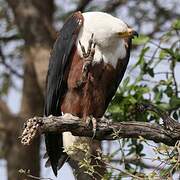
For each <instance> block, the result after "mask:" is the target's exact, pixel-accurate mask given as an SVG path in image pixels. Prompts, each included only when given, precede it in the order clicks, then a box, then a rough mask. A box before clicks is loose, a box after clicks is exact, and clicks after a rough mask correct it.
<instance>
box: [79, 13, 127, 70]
mask: <svg viewBox="0 0 180 180" xmlns="http://www.w3.org/2000/svg"><path fill="white" fill-rule="evenodd" d="M83 17H84V24H83V26H82V28H81V30H80V32H79V35H78V39H77V42H76V46H77V49H78V53H79V54H80V56H81V57H83V55H82V50H81V47H80V44H79V41H80V42H81V44H82V45H83V46H84V47H85V50H87V48H88V42H89V40H90V38H91V35H92V34H93V35H94V42H95V43H96V48H95V55H94V61H95V62H97V63H98V62H100V61H101V60H102V59H103V61H104V62H105V63H107V64H111V65H112V66H113V67H114V68H116V65H117V62H118V59H123V58H124V57H125V56H126V48H125V41H124V39H120V38H119V37H117V35H115V32H116V29H120V25H121V24H118V23H117V22H116V21H117V18H115V19H110V20H109V21H108V22H109V23H108V24H107V20H108V18H109V16H108V17H107V18H105V21H104V22H103V21H102V19H101V14H100V17H98V14H96V16H95V17H93V14H92V13H83ZM118 20H119V19H118ZM116 26H117V27H116ZM117 32H118V30H117Z"/></svg>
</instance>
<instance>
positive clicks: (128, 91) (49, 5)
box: [0, 0, 180, 180]
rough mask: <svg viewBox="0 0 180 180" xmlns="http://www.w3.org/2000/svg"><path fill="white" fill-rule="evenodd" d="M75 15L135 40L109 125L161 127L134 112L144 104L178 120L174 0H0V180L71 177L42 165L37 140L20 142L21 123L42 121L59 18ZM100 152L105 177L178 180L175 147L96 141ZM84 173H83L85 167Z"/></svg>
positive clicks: (179, 40)
mask: <svg viewBox="0 0 180 180" xmlns="http://www.w3.org/2000/svg"><path fill="white" fill-rule="evenodd" d="M75 11H82V12H85V11H104V12H107V13H110V14H112V15H114V16H116V17H119V18H121V19H122V20H124V21H125V22H127V24H128V25H130V26H132V27H133V28H134V29H135V30H136V31H137V32H138V33H139V34H140V36H139V38H137V39H134V41H133V50H132V51H131V52H132V53H131V58H130V63H129V66H128V69H127V72H126V74H125V76H124V78H123V81H122V83H121V85H120V87H119V89H118V91H117V94H116V96H115V97H114V99H113V101H112V103H111V104H110V106H109V108H108V110H107V113H106V114H107V115H108V116H109V117H111V118H113V120H114V121H132V120H133V121H148V122H157V123H159V122H160V123H161V119H160V118H159V117H158V116H157V115H156V114H153V113H143V114H140V113H139V112H137V110H136V108H135V104H136V103H144V102H145V103H148V102H151V103H154V104H155V105H157V106H158V107H160V108H163V109H165V110H166V111H167V112H168V113H169V114H170V115H171V116H172V117H173V118H174V119H175V120H177V121H178V120H179V117H180V111H179V110H180V109H179V107H180V94H179V93H180V89H179V85H180V76H179V74H180V70H179V68H180V67H179V62H180V1H179V0H0V179H1V180H20V179H25V178H26V179H33V177H32V176H36V177H44V178H47V179H48V178H51V179H62V180H66V179H69V180H71V179H72V180H73V179H74V176H73V171H72V169H71V167H70V166H69V165H68V164H66V165H65V166H64V167H63V168H62V169H61V170H60V172H59V176H58V178H55V177H54V175H53V174H52V171H51V169H50V168H45V167H44V164H45V161H44V160H43V158H42V157H43V154H44V152H45V146H44V139H43V137H41V138H36V140H35V141H34V142H33V144H32V145H30V146H28V147H23V146H22V145H21V144H20V139H19V136H20V135H21V131H22V127H23V123H24V122H25V121H26V120H27V119H28V118H30V117H33V116H42V115H43V100H44V97H43V96H44V91H45V77H46V72H47V67H48V60H49V55H50V51H51V49H52V46H53V43H54V41H55V39H56V37H57V34H58V31H59V30H60V28H61V27H62V25H63V22H64V20H65V19H66V18H67V17H68V16H69V15H70V14H72V13H73V12H75ZM102 151H103V154H104V156H105V157H106V158H105V159H106V160H107V164H108V165H107V172H106V174H104V179H144V178H146V179H147V178H149V179H155V178H158V179H167V178H169V179H180V175H179V169H180V159H179V157H180V154H179V153H180V146H179V144H178V143H177V144H176V146H174V147H169V146H166V145H164V144H161V143H159V144H157V143H154V142H152V141H147V140H145V139H143V138H140V139H129V138H126V139H121V140H119V141H111V142H110V141H108V142H107V141H103V142H102ZM23 170H24V171H23ZM28 170H29V171H28ZM77 170H78V169H76V168H75V171H77ZM86 172H87V174H89V175H90V171H89V169H88V167H87V171H86ZM31 175H32V176H31ZM34 178H35V177H34ZM78 179H85V178H84V176H83V175H82V176H81V175H79V178H78Z"/></svg>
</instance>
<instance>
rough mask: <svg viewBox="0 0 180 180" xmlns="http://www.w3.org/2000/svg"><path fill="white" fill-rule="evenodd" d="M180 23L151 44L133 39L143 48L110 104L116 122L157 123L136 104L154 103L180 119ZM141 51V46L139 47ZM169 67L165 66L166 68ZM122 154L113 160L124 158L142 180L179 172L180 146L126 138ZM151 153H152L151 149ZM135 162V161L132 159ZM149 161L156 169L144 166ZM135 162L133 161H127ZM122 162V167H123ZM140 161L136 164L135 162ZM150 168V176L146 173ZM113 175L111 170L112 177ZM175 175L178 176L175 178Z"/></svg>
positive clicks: (152, 115) (145, 39)
mask: <svg viewBox="0 0 180 180" xmlns="http://www.w3.org/2000/svg"><path fill="white" fill-rule="evenodd" d="M179 25H180V21H179V20H176V21H174V22H173V23H172V26H171V29H170V30H169V31H168V32H165V33H163V34H162V35H161V36H160V37H159V38H158V39H156V40H154V41H152V40H151V39H150V38H148V37H146V36H143V35H142V36H140V37H139V38H136V39H134V41H133V44H134V45H138V46H139V45H141V52H140V54H139V56H138V58H137V62H136V63H135V64H134V65H132V67H131V69H130V72H129V73H128V74H130V75H128V76H127V75H126V77H125V79H124V80H123V82H122V83H121V85H120V87H119V90H118V92H117V94H116V95H115V97H114V99H113V101H112V102H111V104H110V106H109V108H108V113H109V114H110V115H111V116H112V118H113V120H114V121H132V120H133V121H157V122H161V119H160V118H159V117H158V116H157V115H155V114H153V113H143V114H142V113H140V112H139V111H138V110H137V108H136V104H139V103H140V104H141V103H153V104H155V105H156V106H157V107H159V108H163V109H165V110H166V111H167V112H169V114H170V115H172V117H173V118H174V119H176V120H179V118H180V96H179V95H180V94H179V92H180V91H179V84H178V81H179V80H180V79H179V78H178V76H177V73H178V70H177V69H178V68H179V65H180V64H179V62H180V61H179V56H180V39H179V33H180V26H179ZM138 48H139V47H138ZM165 65H166V66H165ZM146 145H148V147H152V151H154V153H155V156H154V157H148V155H147V154H146V150H145V149H144V148H145V147H146ZM119 148H120V149H121V151H120V152H121V153H119V151H116V153H114V154H113V153H112V154H111V160H112V159H114V157H116V156H117V155H118V156H121V160H122V159H124V161H123V163H124V168H125V169H126V170H127V171H128V172H129V173H132V174H135V175H137V176H138V177H139V178H140V179H141V178H146V179H154V178H167V177H173V175H174V177H177V172H178V171H179V170H180V167H179V164H180V159H179V158H178V157H179V155H180V154H179V152H180V149H179V143H177V145H176V146H175V147H168V146H165V145H163V144H159V145H153V146H152V145H151V143H149V142H148V141H146V140H144V139H143V138H141V137H140V139H138V140H136V139H123V140H121V141H120V142H119ZM148 151H150V150H148ZM134 157H135V159H136V160H134V161H133V159H134ZM147 158H150V159H151V160H152V161H156V163H155V165H154V167H153V168H152V169H153V170H152V171H151V170H150V169H151V165H150V164H149V165H148V166H146V165H145V163H144V162H145V160H146V159H147ZM127 159H132V161H129V162H128V161H127V163H125V162H126V160H127ZM121 160H119V161H118V164H119V165H123V163H122V162H121ZM135 161H137V163H135ZM145 169H149V171H148V174H147V173H144V170H145ZM112 174H114V171H113V170H110V172H109V175H110V176H112ZM175 174H176V175H175ZM121 177H123V173H122V172H121V173H117V174H116V178H117V179H121Z"/></svg>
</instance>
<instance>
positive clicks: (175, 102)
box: [169, 96, 180, 109]
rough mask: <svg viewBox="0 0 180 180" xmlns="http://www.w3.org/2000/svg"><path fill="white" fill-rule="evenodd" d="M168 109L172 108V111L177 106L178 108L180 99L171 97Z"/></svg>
mask: <svg viewBox="0 0 180 180" xmlns="http://www.w3.org/2000/svg"><path fill="white" fill-rule="evenodd" d="M169 103H170V107H171V108H172V109H174V108H175V109H176V108H178V107H179V106H180V98H178V97H175V96H173V97H172V98H171V99H170V102H169Z"/></svg>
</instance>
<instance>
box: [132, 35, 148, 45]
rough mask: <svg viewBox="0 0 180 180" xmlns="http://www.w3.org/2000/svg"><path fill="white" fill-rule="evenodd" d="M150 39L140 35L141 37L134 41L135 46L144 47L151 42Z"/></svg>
mask: <svg viewBox="0 0 180 180" xmlns="http://www.w3.org/2000/svg"><path fill="white" fill-rule="evenodd" d="M149 39H150V38H149V37H148V36H145V35H140V36H139V37H135V38H134V39H133V40H132V43H133V45H143V44H146V43H147V42H148V41H149Z"/></svg>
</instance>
